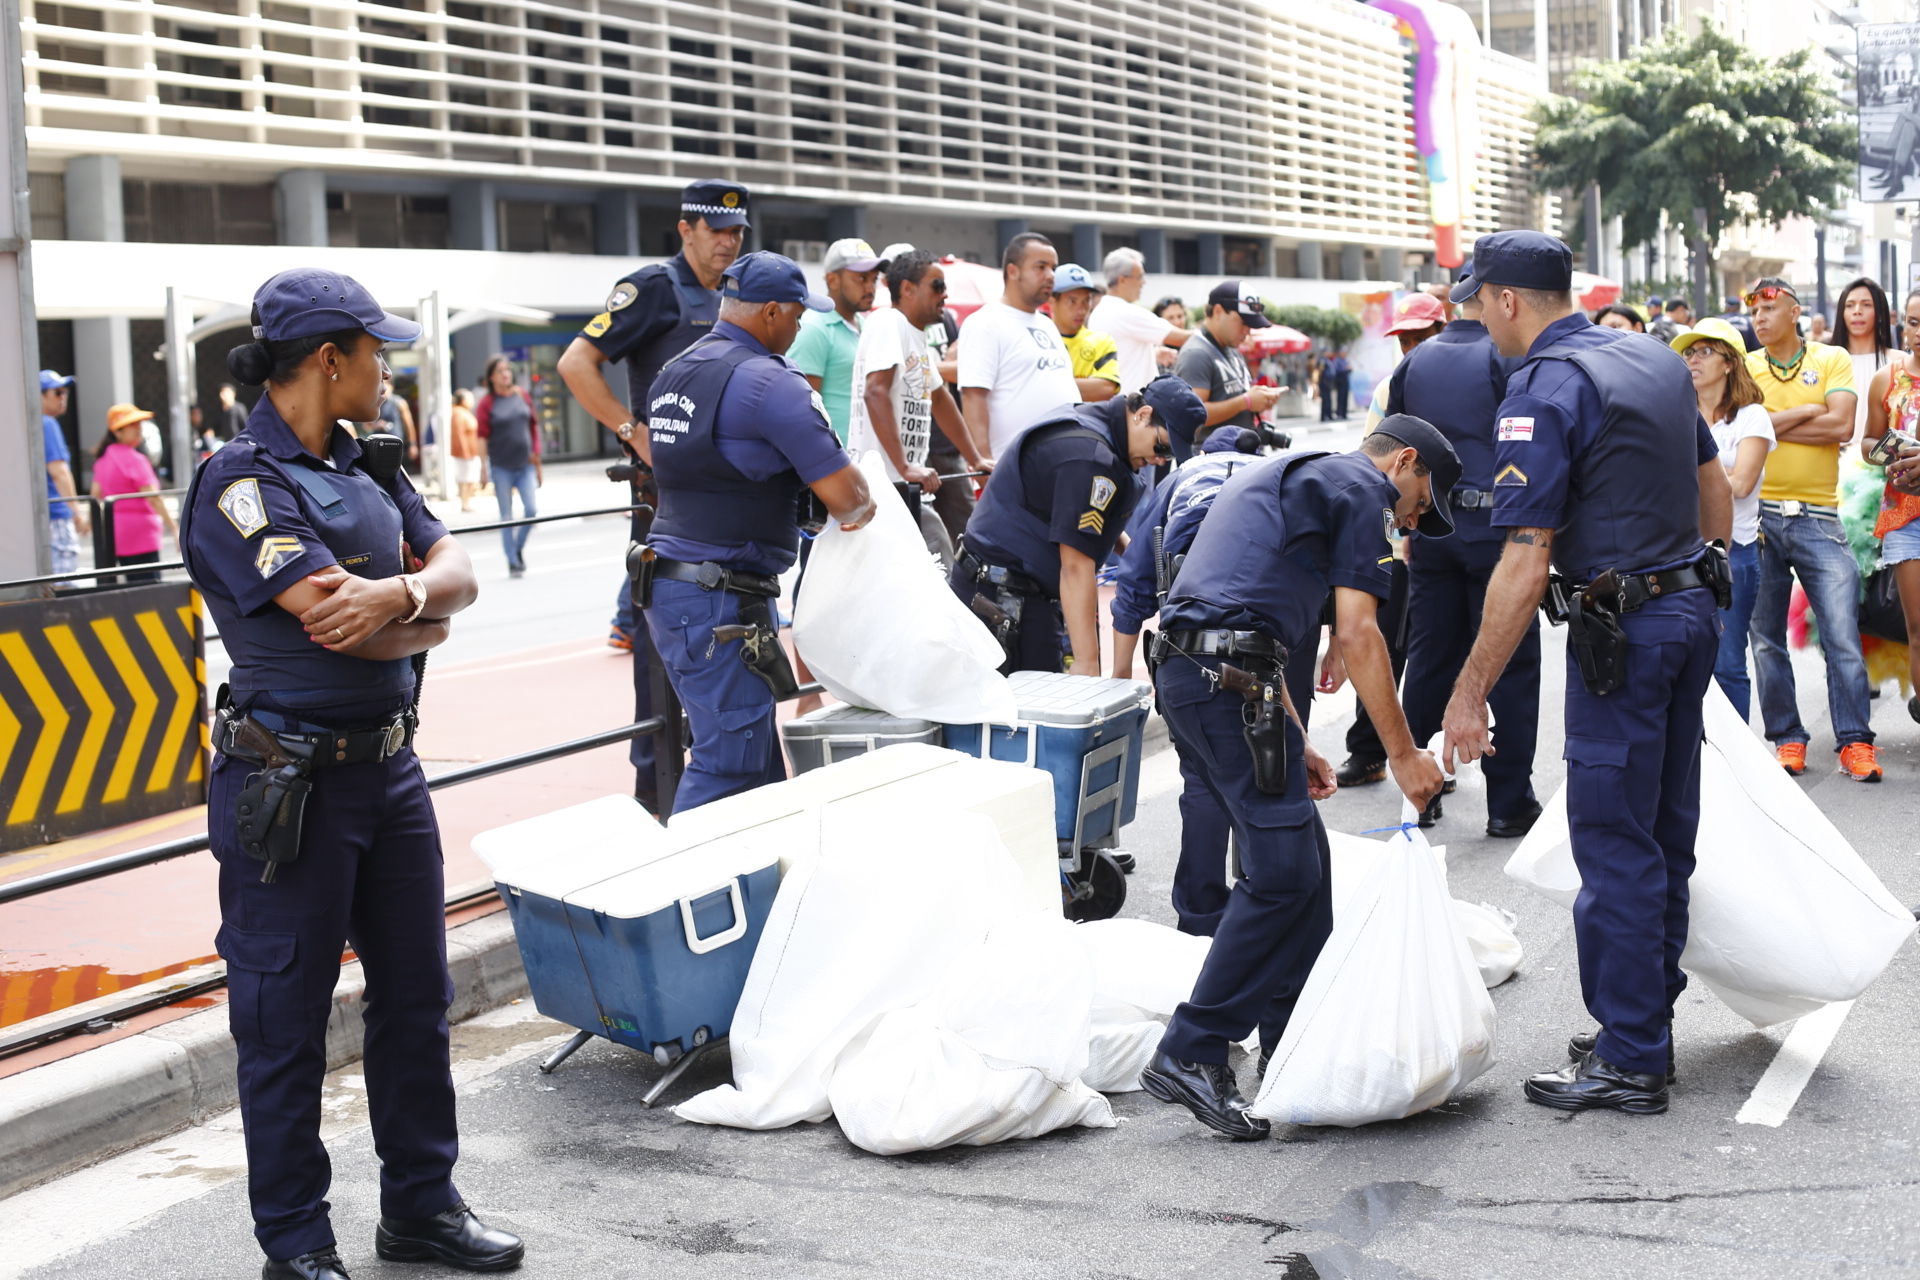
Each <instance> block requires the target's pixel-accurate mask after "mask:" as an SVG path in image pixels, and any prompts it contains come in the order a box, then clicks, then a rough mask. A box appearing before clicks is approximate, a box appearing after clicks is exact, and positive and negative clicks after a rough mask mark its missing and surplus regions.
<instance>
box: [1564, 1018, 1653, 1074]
mask: <svg viewBox="0 0 1920 1280" xmlns="http://www.w3.org/2000/svg"><path fill="white" fill-rule="evenodd" d="M1599 1043H1600V1033H1599V1032H1598V1031H1583V1032H1581V1033H1580V1034H1579V1035H1576V1036H1569V1037H1568V1038H1567V1061H1568V1062H1578V1061H1580V1059H1582V1058H1584V1057H1586V1056H1587V1055H1588V1054H1590V1053H1592V1052H1593V1049H1594V1046H1595V1045H1597V1044H1599ZM1679 1082H1680V1076H1679V1073H1678V1072H1676V1071H1675V1070H1674V1069H1673V1033H1672V1031H1671V1030H1669V1031H1668V1033H1667V1083H1668V1084H1678V1083H1679Z"/></svg>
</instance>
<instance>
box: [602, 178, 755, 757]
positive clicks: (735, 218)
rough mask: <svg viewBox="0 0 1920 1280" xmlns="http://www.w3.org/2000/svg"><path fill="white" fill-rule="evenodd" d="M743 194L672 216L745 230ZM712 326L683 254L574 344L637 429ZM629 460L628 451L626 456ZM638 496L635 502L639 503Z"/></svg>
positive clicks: (638, 672)
mask: <svg viewBox="0 0 1920 1280" xmlns="http://www.w3.org/2000/svg"><path fill="white" fill-rule="evenodd" d="M747 200H748V196H747V189H746V188H745V187H743V186H741V185H740V184H739V183H737V182H723V181H718V180H707V181H703V182H695V183H692V184H690V185H689V186H688V187H687V188H686V189H685V190H684V191H682V192H681V193H680V216H681V217H682V218H684V219H685V220H686V221H688V222H694V221H696V220H699V219H705V220H706V223H707V225H708V226H710V227H713V228H715V229H716V230H722V229H725V228H727V227H744V226H746V225H747V217H748V212H747ZM719 319H720V291H719V290H718V289H709V288H707V287H706V286H705V285H703V284H701V283H700V277H699V276H698V275H696V274H695V273H694V270H693V267H692V266H691V265H689V264H688V262H687V255H686V253H685V252H684V251H682V252H679V253H675V254H674V255H673V256H672V257H671V258H668V259H667V260H666V261H665V262H656V263H654V264H653V265H652V266H647V267H642V268H640V269H639V270H638V271H635V272H632V273H631V274H629V275H624V276H622V277H620V279H619V280H618V281H617V282H615V284H614V286H613V291H612V292H611V293H609V294H608V295H607V301H606V309H605V310H604V311H602V312H601V313H600V314H599V315H597V316H595V317H593V319H591V320H589V321H587V324H586V327H585V328H583V329H582V330H581V331H580V336H581V337H582V338H585V339H586V340H587V341H588V342H590V343H592V344H593V345H594V346H595V347H597V348H599V350H600V353H601V354H602V355H604V356H605V357H606V358H607V359H608V360H609V361H624V362H625V363H626V367H627V406H628V411H629V412H630V413H631V414H632V415H633V417H634V418H635V419H636V420H637V421H638V422H640V423H644V422H645V421H646V418H647V393H648V391H650V390H651V389H652V387H653V380H654V379H655V378H657V377H659V376H660V370H661V369H663V368H665V367H666V364H667V362H668V361H669V360H671V359H673V358H674V357H675V356H677V355H679V354H680V353H681V352H682V351H685V350H686V349H687V348H688V347H691V346H692V345H693V344H694V343H696V342H698V341H699V340H700V339H701V338H704V337H706V336H707V335H708V334H709V333H711V332H713V326H714V324H715V323H716V322H718V320H719ZM629 452H631V449H630V448H629ZM651 489H652V486H651V485H649V484H642V485H638V486H636V488H635V493H636V496H639V500H640V501H643V502H644V501H648V500H649V498H650V497H651V496H652V493H651ZM643 494H644V496H640V495H643ZM651 520H652V517H650V516H648V515H647V514H646V513H644V512H635V513H634V517H633V529H632V535H633V540H634V541H635V542H645V541H646V540H647V530H648V527H649V525H650V523H651ZM620 595H621V599H620V606H621V607H620V608H619V609H618V611H617V613H616V620H618V621H625V622H626V623H627V626H626V630H627V631H628V632H629V633H632V632H634V631H635V630H637V628H635V627H634V626H633V625H632V622H633V619H632V601H633V593H632V584H631V582H624V583H622V584H621V588H620ZM652 716H653V682H652V675H651V667H650V664H649V662H648V658H647V646H646V644H645V643H644V641H642V642H640V643H636V644H635V645H634V646H633V718H634V721H635V722H636V723H637V722H639V721H641V720H646V719H650V718H651V717H652ZM627 758H628V760H629V761H631V762H632V764H633V767H634V770H635V772H636V775H637V777H638V778H639V786H640V789H641V790H642V791H651V790H652V787H653V776H654V750H653V736H652V735H651V734H649V735H646V736H644V737H639V738H635V739H634V740H633V742H632V743H631V744H630V745H629V746H628V748H627Z"/></svg>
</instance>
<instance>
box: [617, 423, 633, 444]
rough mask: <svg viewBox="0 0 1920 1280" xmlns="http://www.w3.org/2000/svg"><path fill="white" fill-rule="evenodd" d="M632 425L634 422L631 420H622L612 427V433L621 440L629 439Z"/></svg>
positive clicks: (631, 433) (631, 437)
mask: <svg viewBox="0 0 1920 1280" xmlns="http://www.w3.org/2000/svg"><path fill="white" fill-rule="evenodd" d="M633 427H634V424H633V422H632V421H630V420H629V421H627V422H623V423H621V424H620V425H619V426H617V427H615V428H614V429H613V434H615V435H617V436H619V437H620V438H621V439H622V440H631V439H633Z"/></svg>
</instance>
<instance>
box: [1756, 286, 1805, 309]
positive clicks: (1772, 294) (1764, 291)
mask: <svg viewBox="0 0 1920 1280" xmlns="http://www.w3.org/2000/svg"><path fill="white" fill-rule="evenodd" d="M1776 298H1787V299H1790V300H1791V301H1794V302H1798V301H1800V299H1799V298H1797V297H1795V296H1794V292H1793V290H1791V289H1783V288H1781V287H1780V286H1779V285H1777V284H1770V285H1764V286H1762V287H1761V288H1758V289H1755V290H1754V291H1753V292H1752V293H1749V294H1747V295H1745V302H1746V304H1747V305H1748V306H1750V307H1751V306H1753V305H1754V304H1755V303H1759V302H1772V301H1774V300H1775V299H1776Z"/></svg>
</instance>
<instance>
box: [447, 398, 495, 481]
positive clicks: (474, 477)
mask: <svg viewBox="0 0 1920 1280" xmlns="http://www.w3.org/2000/svg"><path fill="white" fill-rule="evenodd" d="M447 416H448V417H449V418H450V419H451V421H450V422H449V423H448V424H447V452H448V454H449V456H451V457H452V459H453V482H454V484H456V485H458V486H459V488H460V509H461V510H462V511H471V510H473V495H474V494H476V493H478V492H480V487H481V486H482V485H484V484H485V483H486V479H485V473H486V462H485V459H483V458H482V457H481V455H480V422H479V419H477V418H475V417H474V416H473V392H471V391H469V390H467V389H466V388H465V387H462V388H460V389H459V390H458V391H456V392H454V393H453V411H452V412H451V413H450V414H448V415H447Z"/></svg>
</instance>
